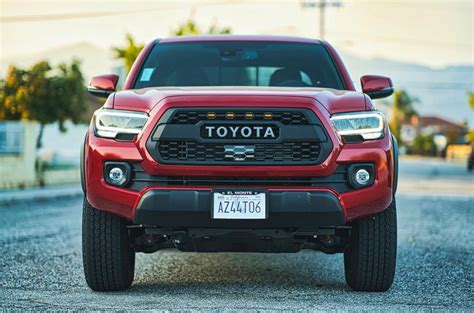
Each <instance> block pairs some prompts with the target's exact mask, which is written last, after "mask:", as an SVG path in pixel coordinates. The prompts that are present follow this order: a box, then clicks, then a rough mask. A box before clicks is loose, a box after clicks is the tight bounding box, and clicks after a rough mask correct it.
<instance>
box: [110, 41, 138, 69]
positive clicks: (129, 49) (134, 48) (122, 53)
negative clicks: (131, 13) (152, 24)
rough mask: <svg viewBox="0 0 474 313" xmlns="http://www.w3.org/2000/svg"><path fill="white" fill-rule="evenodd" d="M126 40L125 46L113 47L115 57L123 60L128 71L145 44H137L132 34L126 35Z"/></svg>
mask: <svg viewBox="0 0 474 313" xmlns="http://www.w3.org/2000/svg"><path fill="white" fill-rule="evenodd" d="M126 40H127V45H126V46H125V47H113V48H112V49H113V51H114V52H115V58H116V59H118V60H122V61H123V63H124V65H125V69H126V70H127V73H128V72H129V71H130V69H131V68H132V65H133V63H134V62H135V59H136V58H137V57H138V54H139V53H140V51H142V49H143V44H136V43H135V39H133V37H132V35H130V34H127V35H126Z"/></svg>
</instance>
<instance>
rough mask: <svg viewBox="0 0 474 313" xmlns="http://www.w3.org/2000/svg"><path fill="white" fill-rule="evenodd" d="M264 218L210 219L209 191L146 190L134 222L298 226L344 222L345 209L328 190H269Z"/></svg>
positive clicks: (182, 225) (183, 225)
mask: <svg viewBox="0 0 474 313" xmlns="http://www.w3.org/2000/svg"><path fill="white" fill-rule="evenodd" d="M267 194H268V208H267V209H268V211H269V215H268V218H267V219H262V220H215V219H212V218H211V206H212V191H211V190H156V189H155V190H149V191H147V192H145V193H144V194H143V195H142V197H141V199H140V202H139V203H138V205H137V207H136V209H135V214H134V216H133V222H134V224H141V225H153V226H158V227H163V228H249V227H250V228H289V227H295V228H301V227H308V228H313V227H318V226H339V225H344V224H345V217H344V211H343V209H342V207H341V205H340V203H339V200H338V198H337V197H336V195H335V194H333V193H332V192H328V191H277V190H274V191H269V192H268V193H267Z"/></svg>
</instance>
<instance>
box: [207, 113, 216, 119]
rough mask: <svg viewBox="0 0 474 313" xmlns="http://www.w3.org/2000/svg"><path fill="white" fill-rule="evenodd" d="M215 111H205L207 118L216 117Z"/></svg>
mask: <svg viewBox="0 0 474 313" xmlns="http://www.w3.org/2000/svg"><path fill="white" fill-rule="evenodd" d="M216 116H217V115H216V113H207V117H208V118H216Z"/></svg>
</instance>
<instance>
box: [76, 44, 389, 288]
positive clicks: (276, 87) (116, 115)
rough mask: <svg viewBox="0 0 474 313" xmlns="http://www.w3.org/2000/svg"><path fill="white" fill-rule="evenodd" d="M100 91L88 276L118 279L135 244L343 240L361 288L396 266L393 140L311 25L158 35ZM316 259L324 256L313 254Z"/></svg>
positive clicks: (271, 245)
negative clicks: (283, 30) (297, 32)
mask: <svg viewBox="0 0 474 313" xmlns="http://www.w3.org/2000/svg"><path fill="white" fill-rule="evenodd" d="M117 82H118V77H117V76H116V75H112V74H109V75H101V76H96V77H94V78H93V79H92V81H91V82H90V86H89V87H88V90H89V92H91V93H92V94H94V95H97V96H101V97H106V98H107V100H106V102H105V104H104V106H103V107H102V108H101V109H99V110H98V111H96V112H95V114H94V117H93V120H92V123H91V126H90V130H89V132H88V134H87V135H86V137H85V141H84V146H83V149H82V156H81V173H82V175H81V177H82V186H83V189H84V194H85V197H84V207H83V258H84V271H85V277H86V281H87V283H88V285H89V286H90V288H92V289H93V290H97V291H108V290H123V289H126V288H127V287H129V286H130V284H131V283H132V281H133V278H134V265H135V253H136V252H145V253H151V252H155V251H158V250H160V249H167V248H176V249H178V250H181V251H197V252H270V253H286V252H298V251H300V250H302V249H311V250H319V251H322V252H325V253H344V268H345V276H346V281H347V283H348V284H349V286H350V287H352V288H353V289H354V290H364V291H385V290H387V289H389V288H390V286H391V285H392V282H393V278H394V273H395V260H396V247H397V236H396V231H397V226H396V208H395V192H396V186H397V166H398V165H397V164H398V163H397V160H398V152H397V143H396V141H395V139H394V137H393V136H392V135H391V133H390V130H389V128H388V126H387V122H386V120H385V117H384V115H383V114H382V113H380V112H379V111H377V110H376V109H375V108H374V106H373V105H372V102H371V99H376V98H382V97H387V96H390V95H391V94H392V93H393V87H392V82H391V80H390V79H389V78H386V77H382V76H373V75H370V76H363V77H362V78H361V85H362V92H357V91H356V90H355V88H354V85H353V83H352V80H351V78H350V77H349V74H348V71H347V70H346V68H345V66H344V65H343V63H342V61H341V58H340V57H339V55H338V54H337V52H336V51H335V49H334V48H333V47H332V46H331V45H330V44H329V43H327V42H325V41H322V40H315V39H306V38H296V37H277V36H195V37H179V38H168V39H156V40H154V41H152V42H151V43H149V44H148V45H147V46H146V47H145V48H144V49H143V51H142V52H141V53H140V55H139V56H138V58H137V60H136V62H135V64H134V65H133V68H132V69H131V71H130V73H129V75H128V77H127V79H126V81H125V83H124V85H123V88H122V89H123V90H121V91H116V85H117ZM315 270H322V269H321V268H317V267H316V265H315Z"/></svg>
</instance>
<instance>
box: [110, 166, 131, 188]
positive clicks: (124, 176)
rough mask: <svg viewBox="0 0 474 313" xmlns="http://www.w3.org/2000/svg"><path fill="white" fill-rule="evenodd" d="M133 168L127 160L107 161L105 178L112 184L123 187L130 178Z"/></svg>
mask: <svg viewBox="0 0 474 313" xmlns="http://www.w3.org/2000/svg"><path fill="white" fill-rule="evenodd" d="M130 173H131V168H130V165H129V164H128V163H126V162H105V165H104V178H105V181H106V182H107V183H109V184H111V185H115V186H119V187H123V186H125V185H126V184H127V183H128V181H129V180H130Z"/></svg>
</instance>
